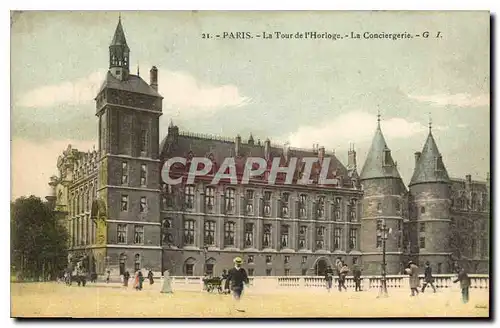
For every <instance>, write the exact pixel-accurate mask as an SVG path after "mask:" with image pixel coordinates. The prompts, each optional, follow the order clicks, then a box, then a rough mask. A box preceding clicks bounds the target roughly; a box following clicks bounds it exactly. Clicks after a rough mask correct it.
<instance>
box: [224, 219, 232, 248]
mask: <svg viewBox="0 0 500 328" xmlns="http://www.w3.org/2000/svg"><path fill="white" fill-rule="evenodd" d="M224 246H234V222H226V223H224Z"/></svg>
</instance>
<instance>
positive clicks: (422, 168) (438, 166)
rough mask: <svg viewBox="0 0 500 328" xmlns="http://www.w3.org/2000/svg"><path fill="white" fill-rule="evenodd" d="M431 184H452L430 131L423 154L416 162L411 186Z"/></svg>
mask: <svg viewBox="0 0 500 328" xmlns="http://www.w3.org/2000/svg"><path fill="white" fill-rule="evenodd" d="M429 182H444V183H449V182H450V178H449V177H448V172H447V171H446V167H445V166H444V163H443V159H442V157H441V154H440V153H439V150H438V147H437V145H436V141H435V140H434V137H433V135H432V131H431V130H430V129H429V135H428V136H427V141H426V142H425V145H424V149H423V150H422V154H421V155H420V158H419V159H418V160H417V162H416V165H415V170H414V171H413V176H412V178H411V181H410V186H411V185H414V184H418V183H429Z"/></svg>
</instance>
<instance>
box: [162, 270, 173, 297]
mask: <svg viewBox="0 0 500 328" xmlns="http://www.w3.org/2000/svg"><path fill="white" fill-rule="evenodd" d="M161 293H163V294H172V293H173V291H172V278H170V272H169V271H168V270H165V272H164V273H163V286H162V287H161Z"/></svg>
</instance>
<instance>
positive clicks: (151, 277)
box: [148, 269, 155, 285]
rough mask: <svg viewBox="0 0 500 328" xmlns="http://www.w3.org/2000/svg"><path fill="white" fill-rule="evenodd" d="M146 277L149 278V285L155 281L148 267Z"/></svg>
mask: <svg viewBox="0 0 500 328" xmlns="http://www.w3.org/2000/svg"><path fill="white" fill-rule="evenodd" d="M148 279H149V284H150V285H152V284H154V283H155V281H154V278H153V271H151V269H149V272H148Z"/></svg>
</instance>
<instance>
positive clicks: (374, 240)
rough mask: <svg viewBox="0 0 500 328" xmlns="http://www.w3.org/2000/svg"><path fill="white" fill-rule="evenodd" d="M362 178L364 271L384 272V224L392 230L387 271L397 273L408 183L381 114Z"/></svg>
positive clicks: (388, 247)
mask: <svg viewBox="0 0 500 328" xmlns="http://www.w3.org/2000/svg"><path fill="white" fill-rule="evenodd" d="M360 182H361V185H362V187H363V192H364V195H363V200H362V204H363V206H362V208H363V211H362V213H361V245H360V246H361V252H362V253H363V258H362V259H363V269H364V270H363V274H368V275H369V274H377V275H379V274H381V271H382V259H383V247H382V246H383V237H384V232H383V230H382V229H383V227H384V226H385V227H386V229H387V230H388V231H387V232H388V233H387V239H386V248H385V250H386V264H387V266H386V269H387V274H397V273H399V272H400V269H401V259H402V245H401V241H402V230H403V217H402V204H403V203H404V202H403V199H404V197H405V194H406V187H405V185H404V183H403V181H402V180H401V176H400V175H399V172H398V169H397V165H396V163H395V162H394V160H393V159H392V156H391V150H390V149H389V147H388V146H387V143H386V142H385V139H384V135H383V134H382V130H381V128H380V115H379V116H378V122H377V128H376V130H375V136H374V137H373V141H372V145H371V147H370V150H369V152H368V156H367V158H366V161H365V163H364V166H363V169H362V171H361V175H360Z"/></svg>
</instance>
